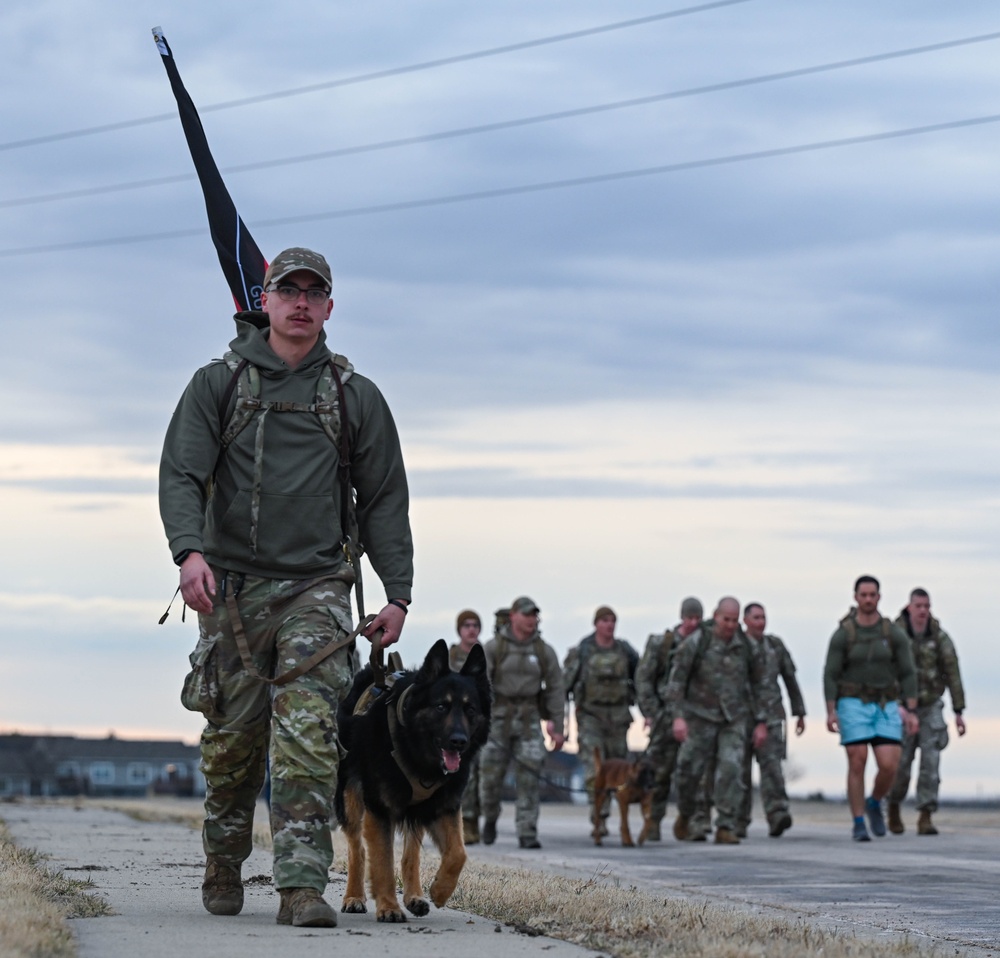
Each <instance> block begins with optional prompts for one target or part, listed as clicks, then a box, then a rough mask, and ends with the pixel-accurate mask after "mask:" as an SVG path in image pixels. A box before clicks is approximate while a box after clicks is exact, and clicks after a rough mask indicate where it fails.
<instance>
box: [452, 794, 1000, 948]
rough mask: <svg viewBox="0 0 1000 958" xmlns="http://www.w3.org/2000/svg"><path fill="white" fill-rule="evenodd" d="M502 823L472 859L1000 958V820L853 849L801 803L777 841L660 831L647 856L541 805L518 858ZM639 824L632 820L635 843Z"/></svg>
mask: <svg viewBox="0 0 1000 958" xmlns="http://www.w3.org/2000/svg"><path fill="white" fill-rule="evenodd" d="M505 812H506V817H502V818H501V819H500V825H499V836H498V838H497V842H496V844H495V845H493V846H490V847H489V848H486V847H484V846H481V845H480V846H473V847H472V848H470V854H472V855H475V857H476V858H479V859H482V860H485V861H497V862H500V863H508V864H513V863H515V862H516V863H517V864H518V865H520V866H525V865H527V866H531V867H538V868H541V869H549V870H552V871H557V872H559V873H562V874H565V875H573V876H579V877H591V876H594V875H598V874H600V875H605V876H606V879H607V880H608V881H618V882H620V883H621V884H622V885H625V886H631V885H635V886H637V887H640V888H644V889H649V890H653V891H655V892H657V893H664V894H669V895H671V896H675V897H684V898H689V899H694V900H699V901H709V902H713V903H716V904H728V905H736V906H741V907H748V908H751V909H753V910H754V911H757V912H765V913H769V914H775V915H781V916H783V917H785V918H787V919H792V920H795V919H802V920H804V921H808V922H810V923H814V924H818V925H821V926H822V927H825V928H836V929H839V930H841V931H846V932H848V933H855V934H859V935H863V936H866V937H867V936H869V935H871V936H876V937H881V936H891V935H910V936H911V937H913V938H919V939H928V940H933V941H936V942H938V943H940V944H942V945H944V944H947V945H948V946H949V947H948V953H951V952H952V951H953V950H954V951H955V954H957V955H969V956H976V958H979V956H983V958H986V956H998V958H1000V907H998V904H1000V811H993V812H983V811H965V810H961V809H954V810H951V809H949V810H945V811H944V812H942V813H941V814H939V815H937V816H936V822H937V823H938V824H939V827H940V831H941V834H940V835H938V836H918V835H916V833H915V828H914V824H915V821H914V820H915V814H914V813H913V812H912V810H907V811H906V815H907V817H908V818H909V820H910V826H909V830H908V831H907V833H906V834H904V835H899V836H897V835H888V836H886V837H885V838H881V839H873V840H872V841H871V842H869V843H868V844H860V843H855V842H852V841H851V840H850V837H849V832H850V817H849V813H848V811H847V809H846V806H842V805H839V804H833V803H796V804H795V805H794V807H793V815H794V817H795V825H794V826H793V827H792V829H791V831H789V832H786V833H785V835H783V836H782V837H781V838H779V839H773V838H768V837H767V832H766V828H764V827H763V826H761V825H759V824H754V825H751V827H750V837H749V838H748V839H747V840H746V841H744V842H743V843H742V844H740V845H739V846H717V845H713V844H710V843H706V844H702V843H690V842H677V841H675V840H674V838H673V836H672V835H671V834H670V833H669V829H666V828H665V829H664V839H665V840H664V841H663V842H661V843H658V844H652V843H651V844H648V845H646V846H645V847H643V848H622V847H621V842H620V839H619V837H618V835H617V822H616V819H615V818H614V817H613V818H612V819H611V820H610V821H611V822H612V823H614V825H613V827H612V835H611V836H610V837H609V838H606V839H605V840H604V841H605V844H604V845H603V846H602V847H601V848H597V847H595V846H594V845H593V843H592V842H591V841H590V839H589V832H590V828H589V822H588V821H587V820H586V819H587V811H586V808H583V807H580V806H572V805H559V806H555V805H543V806H542V815H541V822H540V828H539V831H540V838H541V841H542V844H543V848H542V850H541V851H540V852H529V851H521V850H519V849H518V848H517V847H516V846H517V842H516V840H515V838H514V836H513V824H512V809H510V808H507V809H505ZM615 814H616V815H617V810H616V813H615ZM638 824H639V812H638V809H637V808H633V810H632V826H633V835H636V834H637V833H638ZM664 824H665V825H666V824H667V821H666V820H665V822H664Z"/></svg>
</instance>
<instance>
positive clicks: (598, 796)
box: [590, 776, 605, 845]
mask: <svg viewBox="0 0 1000 958" xmlns="http://www.w3.org/2000/svg"><path fill="white" fill-rule="evenodd" d="M604 792H605V788H604V780H603V776H602V777H600V778H598V779H596V780H595V781H594V813H593V815H592V816H591V824H592V825H593V826H594V827H593V828H592V829H591V830H590V837H591V838H593V839H594V844H595V845H600V844H601V825H602V822H601V806H602V805H603V804H604Z"/></svg>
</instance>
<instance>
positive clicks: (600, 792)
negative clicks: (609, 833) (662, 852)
mask: <svg viewBox="0 0 1000 958" xmlns="http://www.w3.org/2000/svg"><path fill="white" fill-rule="evenodd" d="M654 784H655V783H654V781H653V769H652V767H651V766H650V764H649V762H648V761H647V760H646V759H645V758H644V757H643V758H637V759H633V760H631V761H630V760H628V759H624V758H606V759H603V760H602V759H601V750H600V749H599V748H597V747H596V746H595V748H594V822H593V825H594V830H593V831H592V832H591V833H590V834H591V838H593V839H594V844H595V845H600V844H601V835H602V832H603V829H602V827H601V826H602V824H603V823H602V821H601V806H602V805H603V804H604V800H605V798H606V797H608V796H611V795H613V796H614V797H615V798H617V799H618V810H619V812H620V813H621V820H622V826H621V830H622V847H624V848H632V847H633V845H634V842H633V841H632V832H631V831H629V827H628V807H629V805H630V804H631V803H633V802H638V803H639V805H640V806H641V808H642V831H641V832H640V833H639V844H640V845H642V843H643V842H645V841H646V838H647V836H648V835H649V829H650V828H651V827H652V822H651V820H650V815H651V813H652V811H653V785H654Z"/></svg>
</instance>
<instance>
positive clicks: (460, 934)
mask: <svg viewBox="0 0 1000 958" xmlns="http://www.w3.org/2000/svg"><path fill="white" fill-rule="evenodd" d="M0 818H2V819H3V820H4V821H5V822H6V823H7V826H8V828H9V829H10V832H11V835H12V836H13V838H14V840H15V841H16V842H17V844H18V845H20V846H21V847H23V848H34V849H37V850H38V851H39V852H41V853H42V854H44V855H47V856H49V857H50V862H49V863H48V864H49V867H50V868H53V869H56V870H62V871H63V872H65V873H66V874H67V876H68V877H72V878H87V877H89V878H91V879H92V880H93V882H94V890H95V892H97V893H98V894H100V895H102V896H103V897H104V898H106V899H107V901H108V902H109V903H110V905H111V907H112V908H113V909H114V911H115V914H114V915H113V916H110V917H105V918H85V919H76V920H74V921H73V922H71V927H72V929H73V931H74V932H75V933H76V936H77V940H78V942H79V949H80V956H81V958H135V956H142V958H177V956H178V955H182V956H185V958H200V956H203V955H211V956H212V958H255V956H261V958H264V956H267V958H273V956H274V955H276V954H294V955H295V956H296V958H311V956H314V955H315V956H319V955H322V956H323V958H329V956H330V955H331V954H332V953H333V952H334V951H335V950H338V949H343V948H345V947H348V948H350V952H351V958H375V956H378V958H384V956H385V955H387V954H405V955H407V958H424V956H427V958H430V956H434V958H439V956H441V955H442V954H454V955H475V956H476V958H522V956H524V958H539V956H542V955H544V956H546V958H586V956H592V955H593V954H594V952H590V951H587V950H586V949H583V948H578V947H576V946H574V945H569V944H566V943H565V942H561V941H556V940H554V939H552V938H545V937H537V938H532V937H528V936H525V935H522V934H518V933H517V932H515V931H513V930H512V929H510V928H507V927H505V926H502V925H498V924H497V923H496V922H494V921H490V920H488V919H485V918H480V917H478V916H476V915H469V914H465V913H464V912H459V911H454V910H453V909H451V908H443V909H437V908H433V907H432V909H431V912H430V914H429V915H427V916H425V917H423V918H414V917H413V916H408V918H409V920H408V921H407V922H406V923H405V924H398V925H390V924H379V923H378V922H376V921H375V913H374V908H373V906H372V905H371V904H370V903H369V911H368V914H365V915H345V914H339V908H340V900H341V898H342V897H343V893H344V878H343V877H342V876H333V877H332V880H331V882H330V885H329V887H328V888H327V891H326V898H327V901H329V902H330V904H331V905H333V906H334V908H335V909H337V910H338V919H339V922H340V924H339V926H338V927H337V928H331V929H326V928H292V927H290V926H282V925H278V924H276V923H275V920H274V919H275V915H276V914H277V911H278V896H277V893H276V892H275V890H274V888H273V887H272V884H271V856H270V854H269V853H266V852H262V851H259V850H254V853H253V855H251V857H250V858H249V859H248V860H247V862H246V864H245V865H244V867H243V877H244V880H245V881H246V880H247V879H249V881H247V884H246V904H245V905H244V908H243V912H242V913H241V914H240V915H238V916H237V917H235V918H218V917H214V916H212V915H209V914H208V913H207V912H206V911H204V909H203V908H202V905H201V891H200V889H201V879H202V874H203V872H204V854H203V852H202V848H201V837H200V835H199V833H198V832H197V831H195V830H193V829H191V828H188V827H186V826H184V825H175V824H168V823H161V822H140V821H136V820H134V819H132V818H129V817H128V816H126V815H124V814H122V813H120V812H111V811H105V810H103V809H98V808H93V807H89V806H88V807H84V808H81V809H80V810H76V809H74V808H73V806H71V805H69V804H55V803H45V802H32V801H28V802H23V803H17V804H12V805H3V806H0ZM345 935H349V936H350V942H349V943H346V942H345V941H344V936H345Z"/></svg>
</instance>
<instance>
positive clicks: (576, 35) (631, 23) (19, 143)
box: [0, 0, 751, 151]
mask: <svg viewBox="0 0 1000 958" xmlns="http://www.w3.org/2000/svg"><path fill="white" fill-rule="evenodd" d="M750 2H751V0H713V2H711V3H701V4H698V5H697V6H694V7H683V8H682V9H680V10H670V11H668V12H666V13H654V14H652V15H650V16H648V17H637V18H636V19H634V20H620V21H618V22H617V23H606V24H603V25H602V26H599V27H588V28H587V29H585V30H573V31H571V32H570V33H556V34H553V35H552V36H548V37H539V38H537V39H535V40H523V41H521V42H520V43H508V44H506V45H504V46H502V47H489V48H487V49H485V50H474V51H472V52H471V53H459V54H456V55H455V56H450V57H441V58H440V59H438V60H425V61H424V62H422V63H411V64H408V65H406V66H401V67H392V68H390V69H388V70H376V71H375V72H374V73H360V74H357V75H356V76H351V77H343V78H341V79H339V80H327V81H325V82H323V83H311V84H309V85H308V86H300V87H292V88H291V89H289V90H276V91H274V92H272V93H261V94H258V95H257V96H248V97H243V98H241V99H239V100H225V101H223V102H221V103H210V104H208V106H202V107H199V108H198V109H199V112H201V113H210V112H212V111H215V110H232V109H234V108H236V107H241V106H251V105H252V104H254V103H264V102H266V101H267V100H279V99H284V98H286V97H292V96H301V95H302V94H303V93H317V92H318V91H320V90H332V89H334V88H335V87H342V86H351V85H353V84H355V83H368V82H370V81H371V80H384V79H386V78H387V77H394V76H400V75H402V74H404V73H417V72H419V71H421V70H433V69H436V68H437V67H444V66H450V65H451V64H453V63H464V62H467V61H469V60H482V59H485V58H486V57H496V56H501V55H503V54H505V53H515V52H516V51H518V50H528V49H530V48H531V47H540V46H546V45H548V44H552V43H564V42H565V41H567V40H579V39H581V38H583V37H590V36H594V35H596V34H599V33H610V32H611V31H613V30H625V29H627V28H629V27H639V26H644V25H645V24H647V23H655V22H656V21H658V20H672V19H674V18H675V17H684V16H688V15H690V14H693V13H704V12H705V11H707V10H715V9H717V8H719V7H732V6H735V5H736V4H738V3H750ZM176 118H177V114H176V112H173V113H157V114H155V115H153V116H143V117H138V118H137V119H134V120H121V121H120V122H118V123H105V124H103V125H101V126H88V127H83V128H82V129H79V130H67V131H64V132H62V133H49V134H47V135H45V136H35V137H31V138H30V139H26V140H12V141H10V142H8V143H0V151H3V150H17V149H21V148H22V147H26V146H38V145H40V144H42V143H53V142H55V141H57V140H68V139H72V138H75V137H80V136H92V135H94V134H97V133H110V132H112V131H114V130H125V129H128V128H130V127H134V126H146V125H147V124H150V123H162V122H164V121H165V120H173V119H176Z"/></svg>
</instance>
